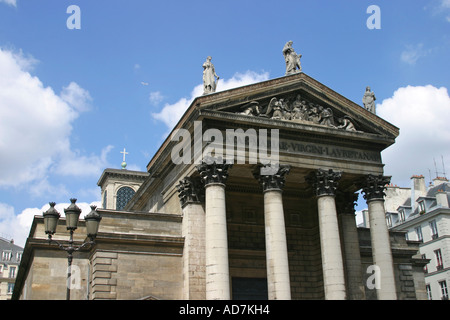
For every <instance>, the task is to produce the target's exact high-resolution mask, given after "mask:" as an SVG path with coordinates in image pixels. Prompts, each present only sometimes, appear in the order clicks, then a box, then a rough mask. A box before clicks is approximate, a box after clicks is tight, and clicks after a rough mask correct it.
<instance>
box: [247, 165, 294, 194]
mask: <svg viewBox="0 0 450 320" xmlns="http://www.w3.org/2000/svg"><path fill="white" fill-rule="evenodd" d="M290 170H291V166H289V165H280V166H279V167H278V169H277V170H276V171H274V174H264V171H265V170H264V167H258V168H257V170H255V171H254V172H253V176H254V177H255V179H257V180H258V181H259V183H260V184H261V186H262V188H263V191H268V190H278V191H282V190H283V188H284V183H285V182H286V176H287V175H288V174H289V172H290ZM266 171H267V170H266ZM267 172H270V170H269V171H267Z"/></svg>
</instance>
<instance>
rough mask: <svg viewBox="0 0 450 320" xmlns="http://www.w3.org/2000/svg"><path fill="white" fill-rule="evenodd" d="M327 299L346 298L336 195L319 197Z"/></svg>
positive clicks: (321, 244)
mask: <svg viewBox="0 0 450 320" xmlns="http://www.w3.org/2000/svg"><path fill="white" fill-rule="evenodd" d="M317 205H318V211H319V231H320V246H321V253H322V270H323V282H324V288H325V299H327V300H345V298H346V293H345V276H344V265H343V262H342V250H341V241H340V238H339V226H338V221H337V213H336V204H335V201H334V196H329V195H323V196H320V197H318V199H317Z"/></svg>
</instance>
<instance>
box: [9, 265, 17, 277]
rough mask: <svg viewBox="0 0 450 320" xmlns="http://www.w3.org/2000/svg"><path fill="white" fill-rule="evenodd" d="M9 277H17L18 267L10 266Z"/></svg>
mask: <svg viewBox="0 0 450 320" xmlns="http://www.w3.org/2000/svg"><path fill="white" fill-rule="evenodd" d="M9 277H10V278H15V277H16V267H10V268H9Z"/></svg>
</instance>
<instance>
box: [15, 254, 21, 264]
mask: <svg viewBox="0 0 450 320" xmlns="http://www.w3.org/2000/svg"><path fill="white" fill-rule="evenodd" d="M16 260H17V262H20V260H22V252H17V253H16Z"/></svg>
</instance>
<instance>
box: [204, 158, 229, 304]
mask: <svg viewBox="0 0 450 320" xmlns="http://www.w3.org/2000/svg"><path fill="white" fill-rule="evenodd" d="M231 166H232V165H231V164H226V163H221V162H219V161H212V162H211V161H208V162H202V164H200V165H198V166H197V170H198V171H199V173H200V177H201V179H202V182H203V183H204V185H205V211H206V217H205V227H206V229H205V254H206V299H207V300H229V299H230V273H229V267H228V237H227V221H226V208H225V183H226V180H227V178H228V169H229V168H231Z"/></svg>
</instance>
